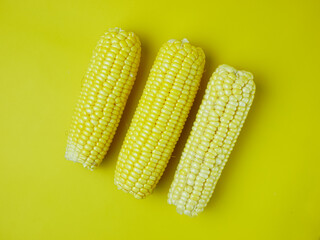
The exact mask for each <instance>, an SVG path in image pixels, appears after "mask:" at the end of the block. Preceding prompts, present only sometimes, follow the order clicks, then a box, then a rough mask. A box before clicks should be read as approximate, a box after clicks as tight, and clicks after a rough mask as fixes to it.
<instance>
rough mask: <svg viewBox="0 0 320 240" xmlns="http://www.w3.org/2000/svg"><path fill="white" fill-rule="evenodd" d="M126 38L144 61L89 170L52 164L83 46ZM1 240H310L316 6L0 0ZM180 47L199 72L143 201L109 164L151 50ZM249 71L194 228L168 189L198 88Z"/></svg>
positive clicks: (312, 2)
mask: <svg viewBox="0 0 320 240" xmlns="http://www.w3.org/2000/svg"><path fill="white" fill-rule="evenodd" d="M116 26H118V27H121V28H124V29H127V30H131V31H134V32H136V33H137V34H138V36H139V37H140V39H141V42H142V59H141V65H140V68H139V74H138V77H137V80H136V83H135V85H134V87H133V90H132V94H131V95H130V98H129V101H128V104H127V107H126V109H125V112H124V115H123V118H122V120H121V123H120V127H119V129H118V131H117V134H116V136H115V139H114V142H113V144H112V146H111V148H110V151H109V153H108V155H107V156H106V159H105V160H104V162H103V164H102V165H101V167H99V168H98V169H97V170H96V171H93V172H91V171H88V170H86V169H83V168H82V166H80V165H78V164H75V163H73V162H69V161H66V160H65V159H64V151H65V146H66V132H67V130H68V127H69V126H70V122H71V116H72V112H73V108H74V107H75V103H76V100H77V97H78V94H79V91H80V82H81V78H82V76H83V75H84V73H85V71H86V68H87V66H88V63H89V59H90V57H91V53H92V50H93V48H94V46H95V44H96V42H97V40H98V39H99V37H100V36H101V35H102V34H103V33H104V31H106V30H107V29H108V28H109V27H116ZM0 29H1V30H0V89H1V93H0V136H1V137H0V239H1V240H20V239H21V240H38V239H42V240H43V239H46V240H50V239H54V240H57V239H61V240H64V239H77V240H82V239H92V240H95V239H97V240H100V239H115V240H117V239H175V240H176V239H219V240H223V239H227V240H229V239H230V240H231V239H232V240H235V239H237V240H238V239H246V240H247V239H248V240H249V239H259V240H264V239H266V240H270V239H274V240H278V239H279V240H286V239H290V240H291V239H294V240H295V239H299V240H319V239H320V206H319V203H320V190H319V183H320V177H319V176H320V175H319V174H320V163H319V161H320V154H319V148H320V144H319V136H320V128H319V125H320V124H319V122H320V118H319V116H320V113H319V110H320V107H319V104H320V91H319V87H320V78H319V75H320V74H319V70H320V47H319V43H320V1H318V0H304V1H294V0H293V1H292V0H286V1H282V0H270V1H253V0H252V1H249V0H246V1H236V0H225V1H209V0H208V1H203V0H196V1H191V0H185V1H175V0H162V1H147V0H140V1H123V0H114V1H110V0H91V1H82V0H81V1H79V0H74V1H68V0H55V1H49V0H34V1H31V0H24V1H22V0H21V1H16V0H1V1H0ZM172 38H175V39H181V38H188V39H189V41H190V42H191V43H193V44H195V45H198V46H201V47H202V48H203V49H204V51H205V53H206V67H205V74H204V76H203V79H202V84H201V89H200V91H199V92H198V95H197V98H196V101H195V104H194V107H193V108H192V111H191V114H190V117H189V119H188V121H187V123H186V126H185V129H184V131H183V133H182V136H181V138H180V140H179V142H178V144H177V147H176V149H175V151H174V154H173V156H172V159H171V160H170V162H169V165H168V167H167V169H166V171H165V173H164V175H163V178H162V179H161V181H160V182H159V184H158V186H157V188H156V189H155V191H154V193H153V195H151V196H150V197H148V198H147V199H145V200H136V199H134V198H133V197H132V196H131V195H128V194H125V193H123V192H121V191H118V190H117V189H116V187H115V186H114V184H113V174H114V169H115V164H116V160H117V155H118V153H119V150H120V147H121V143H122V141H123V139H124V136H125V133H126V130H127V128H128V125H129V123H130V120H131V118H132V115H133V113H134V109H135V107H136V106H137V103H138V99H139V97H140V96H141V93H142V90H143V87H144V85H145V82H146V79H147V76H148V73H149V70H150V67H151V65H152V62H153V60H154V58H155V56H156V53H157V51H158V49H159V48H160V46H161V44H162V43H164V42H165V41H167V40H169V39H172ZM223 63H226V64H230V65H232V66H235V67H236V68H239V69H245V70H248V71H251V72H252V73H253V74H254V76H255V82H256V85H257V91H256V98H255V100H254V103H253V106H252V109H251V111H250V113H249V116H248V119H247V121H246V123H245V126H244V128H243V129H242V132H241V134H240V137H239V139H238V142H237V144H236V146H235V149H234V151H233V153H232V155H231V157H230V159H229V161H228V164H227V165H226V168H225V169H224V172H223V174H222V176H221V179H220V181H219V183H218V185H217V188H216V191H215V193H214V195H213V197H212V199H211V202H210V203H209V205H208V206H207V208H206V209H205V212H204V213H203V214H201V215H200V216H198V217H196V218H189V217H187V216H181V215H179V214H177V213H176V211H175V208H174V207H173V206H170V205H168V204H167V193H168V189H169V186H170V183H171V181H172V179H173V174H174V171H175V168H176V166H177V164H178V161H179V157H180V155H181V151H182V149H183V145H184V143H185V141H186V138H187V136H188V133H189V131H190V128H191V126H192V121H193V120H194V118H195V113H196V111H197V108H198V106H199V104H200V100H201V97H202V96H203V94H204V89H205V86H206V83H207V81H208V79H209V77H210V75H211V74H212V72H213V71H214V69H215V68H216V67H217V66H218V65H220V64H223Z"/></svg>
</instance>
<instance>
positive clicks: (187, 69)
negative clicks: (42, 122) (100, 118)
mask: <svg viewBox="0 0 320 240" xmlns="http://www.w3.org/2000/svg"><path fill="white" fill-rule="evenodd" d="M204 63H205V56H204V53H203V51H202V49H201V48H199V47H195V46H193V45H191V44H190V43H189V42H188V41H187V40H186V39H184V40H182V41H178V40H170V41H168V42H167V43H165V44H164V45H163V46H162V47H161V48H160V51H159V53H158V55H157V57H156V60H155V62H154V64H153V67H152V69H151V72H150V75H149V78H148V80H147V83H146V86H145V88H144V91H143V94H142V97H141V99H140V100H139V104H138V107H137V109H136V111H135V114H134V117H133V120H132V122H131V125H130V127H129V130H128V132H127V135H126V138H125V141H124V143H123V145H122V148H121V151H120V154H119V158H118V162H117V166H116V171H115V184H116V185H117V186H118V188H119V189H122V190H123V191H125V192H128V193H131V194H133V195H134V197H136V198H138V199H141V198H145V197H146V196H147V195H149V194H150V193H151V192H152V190H153V189H154V187H155V186H156V184H157V183H158V181H159V179H160V177H161V176H162V174H163V171H164V169H165V167H166V165H167V163H168V160H169V159H170V157H171V153H172V151H173V149H174V147H175V144H176V142H177V140H178V138H179V136H180V133H181V131H182V128H183V126H184V123H185V121H186V119H187V116H188V113H189V110H190V108H191V106H192V104H193V101H194V98H195V95H196V93H197V90H198V87H199V83H200V79H201V76H202V73H203V68H204Z"/></svg>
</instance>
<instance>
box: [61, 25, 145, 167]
mask: <svg viewBox="0 0 320 240" xmlns="http://www.w3.org/2000/svg"><path fill="white" fill-rule="evenodd" d="M140 53H141V47H140V41H139V39H138V37H137V36H136V35H135V34H134V33H132V32H126V31H124V30H121V29H118V28H114V29H110V30H109V31H108V32H106V33H105V34H104V35H103V36H102V37H101V39H100V40H99V42H98V44H97V46H96V48H95V50H94V52H93V57H92V59H91V62H90V65H89V68H88V71H87V73H86V75H85V76H84V79H83V81H82V87H81V94H80V97H79V100H78V103H77V106H76V108H75V111H74V115H73V118H72V124H71V129H70V131H69V133H68V143H67V150H66V155H65V156H66V159H68V160H72V161H75V162H79V163H82V164H83V166H84V167H86V168H88V169H94V168H95V167H97V166H98V165H99V164H100V163H101V161H102V160H103V158H104V156H105V154H106V153H107V151H108V148H109V146H110V143H111V141H112V139H113V136H114V134H115V131H116V129H117V127H118V124H119V121H120V118H121V115H122V112H123V109H124V107H125V104H126V101H127V98H128V95H129V93H130V91H131V88H132V85H133V83H134V80H135V77H136V74H137V70H138V65H139V61H140Z"/></svg>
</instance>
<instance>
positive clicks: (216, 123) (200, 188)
mask: <svg viewBox="0 0 320 240" xmlns="http://www.w3.org/2000/svg"><path fill="white" fill-rule="evenodd" d="M254 93H255V85H254V82H253V76H252V74H251V73H249V72H245V71H237V70H235V69H234V68H233V67H230V66H228V65H221V66H220V67H218V68H217V70H216V71H215V73H214V74H213V76H212V77H211V79H210V81H209V83H208V86H207V89H206V93H205V96H204V98H203V101H202V103H201V105H200V108H199V112H198V113H197V116H196V120H195V122H194V124H193V127H192V131H191V133H190V136H189V138H188V140H187V143H186V146H185V148H184V151H183V153H182V157H181V160H180V162H179V165H178V168H177V171H176V173H175V177H174V180H173V182H172V185H171V187H170V190H169V194H168V203H169V204H173V205H176V207H177V211H178V213H180V214H186V215H189V216H196V215H198V214H199V213H200V212H202V211H203V210H204V207H205V206H206V205H207V203H208V202H209V200H210V198H211V196H212V194H213V191H214V188H215V186H216V184H217V181H218V179H219V177H220V174H221V172H222V170H223V168H224V166H225V164H226V162H227V160H228V158H229V155H230V153H231V151H232V149H233V146H234V144H235V142H236V140H237V137H238V135H239V133H240V130H241V128H242V126H243V123H244V121H245V118H246V116H247V114H248V111H249V109H250V106H251V104H252V101H253V97H254Z"/></svg>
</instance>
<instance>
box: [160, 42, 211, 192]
mask: <svg viewBox="0 0 320 240" xmlns="http://www.w3.org/2000/svg"><path fill="white" fill-rule="evenodd" d="M203 50H204V52H206V49H204V48H203ZM215 68H216V66H214V64H213V61H212V58H211V57H210V56H206V63H205V67H204V72H203V76H202V78H201V82H200V86H199V90H198V92H197V95H196V97H195V100H194V103H193V105H192V108H191V110H190V114H189V116H188V118H187V120H186V123H185V125H184V128H183V130H182V133H181V135H180V138H179V140H178V142H177V144H176V146H175V149H174V151H173V153H172V155H171V159H170V160H169V162H168V165H167V167H166V169H165V171H164V173H163V175H162V177H161V179H160V181H159V183H158V185H157V187H156V188H155V190H154V193H155V194H157V193H161V194H162V193H163V192H165V194H167V193H168V191H169V187H170V185H171V182H172V180H173V177H174V173H175V171H176V169H177V166H178V163H179V161H180V158H181V154H182V151H183V148H184V146H185V144H186V142H187V139H188V136H189V134H190V131H191V128H192V125H193V122H194V120H195V118H196V114H197V111H198V109H199V106H200V104H201V101H202V98H203V96H204V94H205V90H206V87H207V84H208V81H209V79H210V77H211V75H212V73H213V71H214V69H215Z"/></svg>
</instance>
